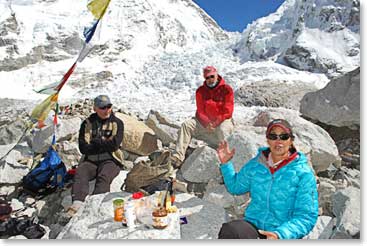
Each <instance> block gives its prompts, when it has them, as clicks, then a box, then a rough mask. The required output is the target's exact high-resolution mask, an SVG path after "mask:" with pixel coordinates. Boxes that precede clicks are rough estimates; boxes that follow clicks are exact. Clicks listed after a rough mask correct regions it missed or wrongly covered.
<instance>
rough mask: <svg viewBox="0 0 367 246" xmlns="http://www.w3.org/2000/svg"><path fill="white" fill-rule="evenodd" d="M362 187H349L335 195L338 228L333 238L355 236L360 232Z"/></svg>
mask: <svg viewBox="0 0 367 246" xmlns="http://www.w3.org/2000/svg"><path fill="white" fill-rule="evenodd" d="M360 195H361V191H360V189H357V188H355V187H351V186H350V187H347V188H346V189H344V190H340V191H338V192H336V193H335V195H334V196H333V213H334V214H335V216H336V218H337V221H336V228H335V230H334V231H333V235H332V237H331V238H333V239H339V238H353V237H359V234H360V228H361V225H360V213H361V207H360V203H361V201H360Z"/></svg>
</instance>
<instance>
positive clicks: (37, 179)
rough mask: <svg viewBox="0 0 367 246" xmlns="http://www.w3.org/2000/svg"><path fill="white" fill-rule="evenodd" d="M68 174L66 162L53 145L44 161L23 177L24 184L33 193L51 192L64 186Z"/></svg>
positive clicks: (24, 187)
mask: <svg viewBox="0 0 367 246" xmlns="http://www.w3.org/2000/svg"><path fill="white" fill-rule="evenodd" d="M66 174H67V172H66V167H65V164H64V163H63V162H62V161H61V158H60V156H59V155H58V154H57V152H56V150H55V149H54V148H53V147H52V146H51V147H50V148H49V149H48V151H47V154H46V157H45V158H44V159H43V161H41V162H40V163H39V164H38V165H37V166H36V167H35V168H34V169H32V170H31V171H30V172H29V173H28V174H27V175H26V176H24V177H23V180H22V186H23V189H24V191H26V192H28V193H30V194H32V195H42V194H47V193H51V192H52V191H54V190H56V189H57V188H59V187H63V186H64V182H65V176H66Z"/></svg>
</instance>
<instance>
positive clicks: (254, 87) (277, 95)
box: [235, 80, 319, 110]
mask: <svg viewBox="0 0 367 246" xmlns="http://www.w3.org/2000/svg"><path fill="white" fill-rule="evenodd" d="M318 89H319V88H317V87H316V86H315V85H313V84H311V83H309V84H307V83H297V82H291V83H289V82H288V81H276V82H274V81H271V80H264V81H256V82H252V83H250V84H244V85H243V86H241V87H240V88H238V89H237V90H236V91H235V100H236V102H238V103H241V104H242V105H244V106H247V107H251V106H265V107H283V108H289V109H294V110H299V107H300V100H301V98H303V96H304V95H305V94H306V93H308V92H313V91H317V90H318Z"/></svg>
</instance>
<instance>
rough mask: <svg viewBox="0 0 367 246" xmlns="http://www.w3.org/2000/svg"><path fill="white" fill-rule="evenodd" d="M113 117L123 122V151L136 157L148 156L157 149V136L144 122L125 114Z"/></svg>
mask: <svg viewBox="0 0 367 246" xmlns="http://www.w3.org/2000/svg"><path fill="white" fill-rule="evenodd" d="M115 115H116V117H118V118H119V119H121V120H122V121H123V122H124V138H123V142H122V148H123V149H125V150H127V151H129V152H132V153H135V154H138V155H149V154H150V153H152V152H154V151H156V150H157V149H158V145H157V136H156V135H155V133H154V131H153V130H152V129H151V128H149V127H148V126H147V125H146V124H144V122H142V121H139V120H138V119H136V118H135V117H132V116H130V115H127V114H122V113H115Z"/></svg>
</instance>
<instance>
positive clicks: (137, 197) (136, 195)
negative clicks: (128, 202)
mask: <svg viewBox="0 0 367 246" xmlns="http://www.w3.org/2000/svg"><path fill="white" fill-rule="evenodd" d="M143 196H144V193H143V192H141V191H139V192H135V193H133V195H132V198H133V199H139V198H142V197H143Z"/></svg>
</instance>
